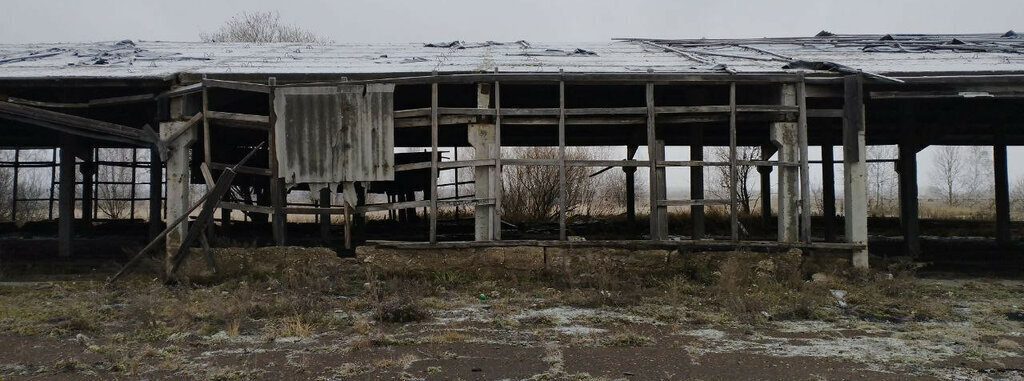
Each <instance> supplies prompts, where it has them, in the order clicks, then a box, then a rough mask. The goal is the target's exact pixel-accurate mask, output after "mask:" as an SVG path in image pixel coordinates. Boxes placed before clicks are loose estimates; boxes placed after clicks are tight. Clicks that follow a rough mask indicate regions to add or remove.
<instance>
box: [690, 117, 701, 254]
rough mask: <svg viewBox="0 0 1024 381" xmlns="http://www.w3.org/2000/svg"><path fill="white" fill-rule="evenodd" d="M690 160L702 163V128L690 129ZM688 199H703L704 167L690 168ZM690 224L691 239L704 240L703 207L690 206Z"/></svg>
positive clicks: (696, 126) (695, 126)
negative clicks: (691, 229)
mask: <svg viewBox="0 0 1024 381" xmlns="http://www.w3.org/2000/svg"><path fill="white" fill-rule="evenodd" d="M690 160H691V161H704V127H701V126H699V125H693V126H691V127H690ZM690 199H691V200H702V199H704V167H703V166H694V167H690ZM690 224H691V225H692V228H693V231H692V232H691V233H690V235H691V237H692V238H693V239H701V238H704V205H691V206H690Z"/></svg>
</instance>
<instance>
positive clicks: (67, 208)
mask: <svg viewBox="0 0 1024 381" xmlns="http://www.w3.org/2000/svg"><path fill="white" fill-rule="evenodd" d="M77 143H78V142H77V141H76V140H75V138H74V137H72V136H68V135H62V136H61V147H60V184H59V187H60V195H59V201H58V202H59V204H58V207H59V209H60V211H59V217H58V218H59V219H58V221H57V247H58V249H57V254H58V255H59V256H60V257H63V258H68V257H70V256H71V253H72V241H71V239H72V236H74V221H75V153H74V146H75V145H76V144H77Z"/></svg>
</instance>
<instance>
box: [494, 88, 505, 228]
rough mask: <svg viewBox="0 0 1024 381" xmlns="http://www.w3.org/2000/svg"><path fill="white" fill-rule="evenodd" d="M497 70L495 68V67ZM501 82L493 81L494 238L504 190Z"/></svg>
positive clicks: (499, 225)
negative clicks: (494, 151) (495, 153)
mask: <svg viewBox="0 0 1024 381" xmlns="http://www.w3.org/2000/svg"><path fill="white" fill-rule="evenodd" d="M495 70H497V69H495ZM501 113H502V109H501V83H500V82H498V81H495V82H494V147H495V148H494V149H495V150H497V153H498V154H497V156H496V157H495V158H494V176H495V180H494V182H493V185H494V189H492V190H491V195H492V196H494V218H495V219H496V220H497V221H495V223H494V224H492V225H493V227H494V234H493V235H494V239H496V240H500V239H501V194H502V193H503V190H504V184H505V180H504V176H503V175H502V174H503V173H504V172H502V165H503V162H502V155H501Z"/></svg>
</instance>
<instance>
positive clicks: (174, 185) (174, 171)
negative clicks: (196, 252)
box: [160, 116, 196, 269]
mask: <svg viewBox="0 0 1024 381" xmlns="http://www.w3.org/2000/svg"><path fill="white" fill-rule="evenodd" d="M172 119H174V118H173V116H172ZM186 126H187V122H179V121H174V122H165V123H160V138H161V139H163V140H165V141H167V146H168V147H167V149H168V151H167V203H166V205H167V210H166V213H167V220H168V221H175V220H177V219H178V218H179V217H182V216H184V215H185V214H186V213H189V210H190V207H191V206H192V197H191V178H192V175H191V171H190V167H189V163H190V162H191V157H190V156H191V148H192V144H193V143H195V141H196V130H195V129H192V128H188V129H187V130H185V131H184V132H182V133H181V134H180V135H178V137H177V138H175V139H174V140H171V138H172V137H174V136H175V133H176V132H178V131H182V130H183V129H185V128H186ZM188 231H189V223H188V221H187V220H186V221H185V222H182V223H181V224H180V225H178V227H177V228H175V229H174V230H171V231H170V232H168V233H167V238H166V239H165V241H164V247H165V249H166V261H167V267H166V268H167V269H170V268H171V267H172V263H171V260H172V257H173V256H174V255H175V254H176V253H177V252H178V250H179V249H180V248H181V243H182V240H183V239H184V238H185V236H186V235H187V234H188Z"/></svg>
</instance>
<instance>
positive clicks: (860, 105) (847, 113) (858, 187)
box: [843, 74, 868, 268]
mask: <svg viewBox="0 0 1024 381" xmlns="http://www.w3.org/2000/svg"><path fill="white" fill-rule="evenodd" d="M843 89H844V90H843V92H844V97H843V99H844V104H843V189H844V191H843V194H844V197H843V203H844V210H845V213H846V241H847V242H850V243H857V244H862V245H864V247H865V248H864V249H858V250H855V251H854V252H853V253H852V256H851V259H852V262H853V266H854V267H858V268H867V267H868V250H867V244H868V214H867V210H868V199H867V193H868V187H867V161H866V159H867V147H866V146H865V136H864V131H865V125H864V120H865V117H864V88H863V77H861V75H859V74H857V75H848V76H845V77H843Z"/></svg>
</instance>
